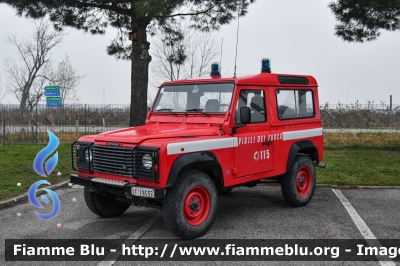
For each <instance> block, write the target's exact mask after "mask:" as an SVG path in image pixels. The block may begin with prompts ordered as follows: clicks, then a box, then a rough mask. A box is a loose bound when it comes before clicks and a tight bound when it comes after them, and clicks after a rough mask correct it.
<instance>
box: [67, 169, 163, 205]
mask: <svg viewBox="0 0 400 266" xmlns="http://www.w3.org/2000/svg"><path fill="white" fill-rule="evenodd" d="M70 182H71V183H72V184H76V185H80V186H85V187H89V188H91V189H94V190H101V191H104V192H108V193H111V194H115V195H120V196H124V197H126V198H132V197H140V198H153V199H161V198H164V195H165V190H164V189H159V188H150V187H143V186H137V185H135V184H130V183H127V182H120V181H114V180H110V179H104V178H87V177H82V176H78V175H76V174H71V175H70ZM141 190H145V191H153V192H154V193H151V194H150V195H151V197H149V196H138V195H134V194H132V193H133V191H141ZM146 195H148V194H147V193H146Z"/></svg>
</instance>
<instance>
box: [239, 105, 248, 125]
mask: <svg viewBox="0 0 400 266" xmlns="http://www.w3.org/2000/svg"><path fill="white" fill-rule="evenodd" d="M250 122H251V111H250V107H241V108H240V123H242V124H245V125H246V124H249V123H250Z"/></svg>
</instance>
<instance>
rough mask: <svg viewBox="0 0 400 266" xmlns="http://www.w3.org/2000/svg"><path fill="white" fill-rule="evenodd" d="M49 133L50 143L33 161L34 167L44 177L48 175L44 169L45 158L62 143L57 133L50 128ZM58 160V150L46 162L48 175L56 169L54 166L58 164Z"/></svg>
mask: <svg viewBox="0 0 400 266" xmlns="http://www.w3.org/2000/svg"><path fill="white" fill-rule="evenodd" d="M47 134H49V144H47V146H46V147H44V148H43V149H42V150H41V151H39V152H38V154H37V155H36V157H35V160H34V161H33V169H34V170H35V172H36V173H37V174H38V175H41V176H43V177H46V174H45V173H44V170H43V163H44V160H45V159H46V158H47V157H48V156H49V155H50V154H52V153H53V152H54V151H55V150H56V149H57V147H58V144H59V143H60V141H59V140H58V138H57V137H56V135H54V134H53V133H52V132H51V131H50V130H47ZM57 162H58V152H56V153H55V154H54V156H53V157H51V158H50V159H48V160H47V162H46V173H47V175H49V174H50V173H51V172H52V171H53V170H54V168H55V167H56V165H57Z"/></svg>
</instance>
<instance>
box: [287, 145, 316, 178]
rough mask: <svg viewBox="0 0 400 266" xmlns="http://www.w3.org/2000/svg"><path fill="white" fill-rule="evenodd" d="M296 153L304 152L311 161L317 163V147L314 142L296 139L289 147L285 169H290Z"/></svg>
mask: <svg viewBox="0 0 400 266" xmlns="http://www.w3.org/2000/svg"><path fill="white" fill-rule="evenodd" d="M298 153H302V154H306V155H308V156H309V157H310V158H311V160H312V161H316V162H317V163H319V157H318V149H317V147H316V146H315V144H314V143H313V142H312V141H311V140H302V141H297V142H295V143H293V144H292V146H291V147H290V150H289V156H288V160H287V164H286V171H290V170H292V168H293V165H294V163H295V161H296V156H297V154H298Z"/></svg>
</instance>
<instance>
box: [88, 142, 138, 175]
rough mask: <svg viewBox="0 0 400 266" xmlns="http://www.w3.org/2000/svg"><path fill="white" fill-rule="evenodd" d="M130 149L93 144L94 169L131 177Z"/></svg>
mask: <svg viewBox="0 0 400 266" xmlns="http://www.w3.org/2000/svg"><path fill="white" fill-rule="evenodd" d="M132 150H133V149H132V148H119V147H109V146H99V145H94V146H93V168H94V171H95V172H101V173H109V174H115V175H122V176H129V177H132V176H133V171H132V158H133V157H132Z"/></svg>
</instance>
